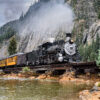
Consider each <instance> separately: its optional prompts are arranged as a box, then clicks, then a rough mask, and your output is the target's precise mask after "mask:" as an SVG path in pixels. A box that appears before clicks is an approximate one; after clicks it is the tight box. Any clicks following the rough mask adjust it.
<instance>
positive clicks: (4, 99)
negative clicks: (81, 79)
mask: <svg viewBox="0 0 100 100" xmlns="http://www.w3.org/2000/svg"><path fill="white" fill-rule="evenodd" d="M90 87H91V86H88V85H86V84H83V85H82V84H81V85H77V84H76V83H66V84H60V83H59V82H57V81H50V80H47V81H43V80H24V79H22V80H12V79H10V80H7V79H0V100H79V98H78V93H79V92H80V91H81V90H84V89H89V88H90Z"/></svg>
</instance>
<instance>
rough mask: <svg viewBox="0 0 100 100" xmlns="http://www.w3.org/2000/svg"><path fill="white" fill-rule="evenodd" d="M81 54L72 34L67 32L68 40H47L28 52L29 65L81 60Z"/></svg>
mask: <svg viewBox="0 0 100 100" xmlns="http://www.w3.org/2000/svg"><path fill="white" fill-rule="evenodd" d="M79 61H80V55H79V53H78V50H77V46H76V44H75V43H74V42H73V40H71V34H70V33H67V34H66V41H64V40H59V41H55V42H47V43H44V44H42V45H40V46H38V49H37V50H33V51H32V52H29V53H27V54H26V61H25V62H27V65H44V64H53V63H62V62H79Z"/></svg>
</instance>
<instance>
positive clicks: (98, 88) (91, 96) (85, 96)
mask: <svg viewBox="0 0 100 100" xmlns="http://www.w3.org/2000/svg"><path fill="white" fill-rule="evenodd" d="M79 95H80V96H79V97H80V99H81V100H100V82H96V83H95V85H94V87H93V88H92V89H91V90H84V91H82V92H80V93H79Z"/></svg>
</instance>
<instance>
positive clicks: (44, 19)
mask: <svg viewBox="0 0 100 100" xmlns="http://www.w3.org/2000/svg"><path fill="white" fill-rule="evenodd" d="M33 13H34V12H33ZM73 20H74V13H73V11H72V9H71V7H70V6H69V5H68V4H67V3H64V1H63V0H50V1H49V2H46V3H42V5H41V6H40V8H39V9H38V10H37V12H36V13H35V14H33V15H32V16H30V17H29V18H27V21H26V22H25V23H24V25H22V27H21V30H20V33H22V36H25V35H28V34H30V33H32V34H33V35H32V36H33V40H34V39H35V42H34V45H35V44H36V43H39V42H40V41H42V42H44V41H46V40H47V39H48V38H51V37H53V38H54V37H55V36H56V35H57V34H58V33H59V32H63V33H66V32H71V31H72V28H73V24H74V23H73Z"/></svg>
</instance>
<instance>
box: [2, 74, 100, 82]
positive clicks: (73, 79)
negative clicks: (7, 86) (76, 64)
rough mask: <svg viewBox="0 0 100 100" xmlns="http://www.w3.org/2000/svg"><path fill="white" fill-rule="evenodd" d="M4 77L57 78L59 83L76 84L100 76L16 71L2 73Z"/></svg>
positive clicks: (96, 79)
mask: <svg viewBox="0 0 100 100" xmlns="http://www.w3.org/2000/svg"><path fill="white" fill-rule="evenodd" d="M1 76H3V77H4V78H12V79H18V78H28V79H50V80H57V81H59V82H60V83H66V82H77V84H83V83H86V84H91V83H94V82H96V81H100V78H96V77H94V76H91V77H90V76H86V75H79V76H78V77H77V78H76V77H75V75H74V73H71V72H67V73H65V74H63V75H60V76H53V75H50V74H41V75H37V74H34V73H33V72H25V73H18V74H14V73H11V74H3V75H1Z"/></svg>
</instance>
